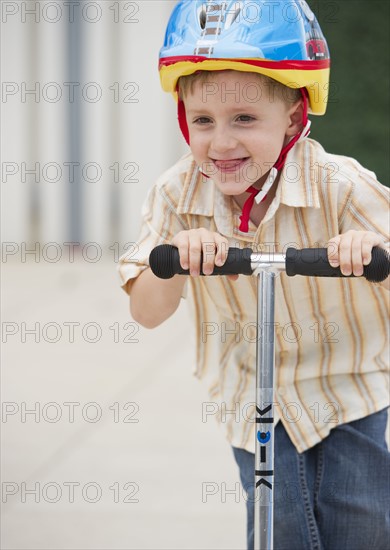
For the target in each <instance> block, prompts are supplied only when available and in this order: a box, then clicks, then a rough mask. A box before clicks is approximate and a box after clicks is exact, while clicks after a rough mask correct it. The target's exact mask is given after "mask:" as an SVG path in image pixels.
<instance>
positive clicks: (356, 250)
mask: <svg viewBox="0 0 390 550" xmlns="http://www.w3.org/2000/svg"><path fill="white" fill-rule="evenodd" d="M351 262H352V265H351V269H352V272H353V274H354V275H355V277H360V276H361V275H363V254H362V235H361V234H360V235H359V234H356V235H354V236H353V238H352V241H351Z"/></svg>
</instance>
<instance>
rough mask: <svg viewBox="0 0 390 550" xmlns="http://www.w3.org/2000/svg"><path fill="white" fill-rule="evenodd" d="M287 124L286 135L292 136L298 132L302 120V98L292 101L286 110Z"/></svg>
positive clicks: (301, 126) (301, 125)
mask: <svg viewBox="0 0 390 550" xmlns="http://www.w3.org/2000/svg"><path fill="white" fill-rule="evenodd" d="M287 116H288V126H287V130H286V136H288V137H292V136H295V135H296V134H298V133H299V132H300V131H301V130H302V128H303V124H302V120H303V100H299V101H297V103H294V104H293V105H292V106H291V107H290V108H289V109H288V111H287Z"/></svg>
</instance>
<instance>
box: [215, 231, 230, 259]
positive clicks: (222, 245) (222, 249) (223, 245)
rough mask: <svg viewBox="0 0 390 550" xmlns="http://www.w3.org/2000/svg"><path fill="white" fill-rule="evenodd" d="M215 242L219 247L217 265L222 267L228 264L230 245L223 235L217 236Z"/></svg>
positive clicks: (216, 257)
mask: <svg viewBox="0 0 390 550" xmlns="http://www.w3.org/2000/svg"><path fill="white" fill-rule="evenodd" d="M215 241H216V245H217V252H216V255H215V265H218V266H222V265H223V264H224V263H225V262H226V260H227V257H228V252H229V243H228V241H227V239H225V238H224V237H222V236H221V235H216V238H215Z"/></svg>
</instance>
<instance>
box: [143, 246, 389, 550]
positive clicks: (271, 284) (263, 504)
mask: <svg viewBox="0 0 390 550" xmlns="http://www.w3.org/2000/svg"><path fill="white" fill-rule="evenodd" d="M149 263H150V267H151V269H152V271H153V273H154V274H155V275H156V276H157V277H160V278H161V279H170V278H171V277H173V276H174V275H176V274H182V275H189V271H188V270H184V269H182V267H181V265H180V256H179V252H178V249H177V248H175V247H174V246H172V245H160V246H157V247H156V248H154V249H153V250H152V252H151V254H150V257H149ZM282 271H285V272H286V274H287V275H288V276H289V277H294V276H295V275H303V276H310V277H344V275H343V274H342V273H341V270H340V268H339V267H337V268H335V267H332V266H331V265H330V264H329V262H328V257H327V249H326V248H306V249H302V250H298V249H296V248H288V249H287V251H286V255H285V256H284V255H283V254H264V253H261V254H258V253H253V251H252V249H250V248H244V249H240V248H229V251H228V256H227V260H226V262H225V264H224V265H223V266H221V267H217V266H216V267H215V268H214V271H213V273H212V275H233V274H238V275H254V276H257V277H258V285H257V332H259V327H268V329H269V331H270V332H269V334H267V335H264V334H263V336H262V338H260V337H259V336H260V335H259V334H257V335H256V346H257V348H256V424H257V429H256V439H255V472H254V481H255V499H254V507H255V515H254V518H255V519H254V531H255V538H254V549H255V550H272V549H273V513H274V509H273V501H274V499H273V487H274V484H275V481H274V414H273V402H274V370H275V345H274V340H275V337H274V326H275V325H274V318H275V315H274V311H275V278H276V276H277V275H278V274H279V273H280V272H282ZM389 274H390V255H389V254H388V253H387V252H386V251H385V250H383V249H381V248H378V247H374V248H373V249H372V259H371V262H370V264H369V265H367V266H365V267H364V272H363V277H365V278H366V279H367V280H368V281H370V282H375V283H379V282H382V281H384V280H385V279H386V278H387V277H388V275H389ZM201 275H203V273H201ZM349 277H353V275H350V276H349ZM263 332H264V331H263Z"/></svg>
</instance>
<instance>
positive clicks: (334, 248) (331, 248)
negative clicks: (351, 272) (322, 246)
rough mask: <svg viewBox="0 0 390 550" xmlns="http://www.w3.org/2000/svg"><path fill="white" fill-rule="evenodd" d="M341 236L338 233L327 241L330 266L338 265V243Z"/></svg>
mask: <svg viewBox="0 0 390 550" xmlns="http://www.w3.org/2000/svg"><path fill="white" fill-rule="evenodd" d="M340 239H341V237H340V236H339V235H338V236H337V237H334V238H333V239H331V240H330V241H329V242H328V261H329V263H330V265H331V266H332V267H338V266H339V265H340V262H339V244H340Z"/></svg>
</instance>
